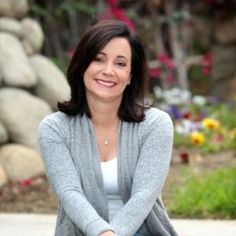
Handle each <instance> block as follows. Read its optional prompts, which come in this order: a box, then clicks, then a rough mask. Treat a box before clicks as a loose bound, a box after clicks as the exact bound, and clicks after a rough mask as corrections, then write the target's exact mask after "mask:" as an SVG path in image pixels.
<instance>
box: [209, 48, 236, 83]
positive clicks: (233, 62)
mask: <svg viewBox="0 0 236 236" xmlns="http://www.w3.org/2000/svg"><path fill="white" fill-rule="evenodd" d="M212 53H213V66H212V78H213V80H214V81H216V80H219V79H225V78H228V77H231V76H232V75H233V74H234V73H235V72H236V46H235V45H231V46H227V47H226V46H224V47H222V46H220V45H216V46H214V47H213V49H212Z"/></svg>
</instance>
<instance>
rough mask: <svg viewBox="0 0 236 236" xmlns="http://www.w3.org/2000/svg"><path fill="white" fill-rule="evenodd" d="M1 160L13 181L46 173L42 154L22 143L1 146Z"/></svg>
mask: <svg viewBox="0 0 236 236" xmlns="http://www.w3.org/2000/svg"><path fill="white" fill-rule="evenodd" d="M0 162H1V164H2V166H3V168H4V170H5V172H6V174H7V176H8V178H9V180H11V181H20V180H25V179H30V178H32V177H36V176H38V175H41V174H44V173H45V170H44V165H43V162H42V159H41V157H40V154H39V153H38V152H37V151H35V150H34V149H31V148H29V147H25V146H23V145H20V144H7V145H4V146H3V147H2V148H0Z"/></svg>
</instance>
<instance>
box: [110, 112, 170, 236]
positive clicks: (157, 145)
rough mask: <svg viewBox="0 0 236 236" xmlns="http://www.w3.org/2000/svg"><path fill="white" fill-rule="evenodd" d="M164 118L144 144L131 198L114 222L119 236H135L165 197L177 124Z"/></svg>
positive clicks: (150, 129) (154, 127)
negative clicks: (159, 200)
mask: <svg viewBox="0 0 236 236" xmlns="http://www.w3.org/2000/svg"><path fill="white" fill-rule="evenodd" d="M160 115H161V117H160V118H158V119H156V120H155V121H154V122H153V124H152V125H151V127H150V128H149V131H148V135H147V138H146V140H145V141H144V143H143V145H142V148H141V151H140V155H139V161H138V163H137V166H136V169H135V173H134V177H133V184H132V190H131V198H130V199H129V201H128V202H127V203H126V204H125V205H124V206H123V207H122V208H121V210H120V211H119V212H118V213H117V215H116V216H115V217H114V219H113V220H112V222H111V223H110V224H111V226H112V227H113V228H114V229H115V231H116V233H117V234H118V235H122V236H130V235H134V234H135V232H137V230H138V229H139V228H140V226H141V225H142V224H143V222H144V220H145V218H146V217H147V216H148V214H149V213H150V211H151V209H152V207H153V205H154V203H155V201H156V200H157V198H158V197H159V196H160V195H161V191H162V188H163V185H164V182H165V179H166V176H167V173H168V168H169V163H170V158H171V151H172V143H173V124H172V121H171V119H170V117H169V116H168V115H167V114H166V113H161V114H160Z"/></svg>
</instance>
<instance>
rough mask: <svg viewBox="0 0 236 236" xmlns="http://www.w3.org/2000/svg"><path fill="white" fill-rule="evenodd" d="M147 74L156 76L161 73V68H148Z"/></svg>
mask: <svg viewBox="0 0 236 236" xmlns="http://www.w3.org/2000/svg"><path fill="white" fill-rule="evenodd" d="M148 74H149V76H150V77H154V78H158V77H160V75H161V70H160V69H159V68H149V70H148Z"/></svg>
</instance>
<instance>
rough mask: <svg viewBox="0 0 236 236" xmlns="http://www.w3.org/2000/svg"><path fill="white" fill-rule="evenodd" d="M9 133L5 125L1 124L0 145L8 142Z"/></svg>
mask: <svg viewBox="0 0 236 236" xmlns="http://www.w3.org/2000/svg"><path fill="white" fill-rule="evenodd" d="M8 138H9V136H8V132H7V130H6V128H5V127H4V125H3V124H2V123H1V122H0V144H3V143H6V142H7V141H8Z"/></svg>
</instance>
